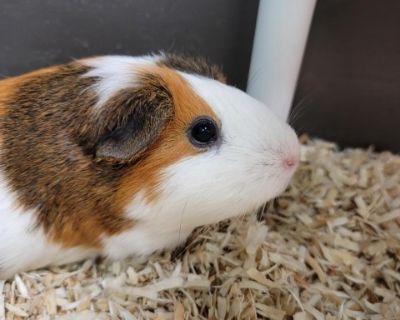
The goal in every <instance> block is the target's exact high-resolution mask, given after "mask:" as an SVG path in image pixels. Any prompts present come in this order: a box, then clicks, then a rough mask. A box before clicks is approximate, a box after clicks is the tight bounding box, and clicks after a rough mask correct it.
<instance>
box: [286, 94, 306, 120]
mask: <svg viewBox="0 0 400 320" xmlns="http://www.w3.org/2000/svg"><path fill="white" fill-rule="evenodd" d="M310 100H311V93H309V94H307V95H305V96H304V97H303V98H302V99H300V101H299V102H298V103H297V104H296V105H294V106H293V107H292V109H291V111H290V114H289V117H288V124H289V125H291V126H294V125H295V124H296V122H297V121H298V120H300V119H301V118H302V117H303V116H304V114H305V112H304V111H305V110H306V109H307V108H308V107H309V106H310Z"/></svg>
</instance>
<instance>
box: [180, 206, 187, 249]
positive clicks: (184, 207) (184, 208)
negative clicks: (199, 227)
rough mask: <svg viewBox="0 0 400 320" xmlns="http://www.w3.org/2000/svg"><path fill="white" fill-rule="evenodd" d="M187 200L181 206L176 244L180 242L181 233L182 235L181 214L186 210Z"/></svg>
mask: <svg viewBox="0 0 400 320" xmlns="http://www.w3.org/2000/svg"><path fill="white" fill-rule="evenodd" d="M187 203H188V202H187V200H186V202H185V205H184V206H183V209H182V211H181V216H180V220H179V234H178V243H180V242H181V233H182V223H183V214H184V213H185V210H186V206H187Z"/></svg>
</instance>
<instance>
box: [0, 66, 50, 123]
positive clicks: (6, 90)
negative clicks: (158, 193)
mask: <svg viewBox="0 0 400 320" xmlns="http://www.w3.org/2000/svg"><path fill="white" fill-rule="evenodd" d="M55 69H56V67H50V68H45V69H41V70H37V71H33V72H29V73H27V74H24V75H22V76H18V77H12V78H6V79H4V80H0V117H1V116H4V114H5V113H6V111H7V102H8V100H9V99H12V97H13V95H14V94H15V92H16V91H17V89H18V87H19V86H20V85H21V84H22V83H24V82H26V81H29V79H33V78H35V77H38V76H39V77H40V76H41V75H45V74H47V73H50V72H52V71H54V70H55Z"/></svg>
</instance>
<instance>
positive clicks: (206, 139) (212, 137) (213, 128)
mask: <svg viewBox="0 0 400 320" xmlns="http://www.w3.org/2000/svg"><path fill="white" fill-rule="evenodd" d="M188 136H189V140H190V142H191V143H192V144H193V145H194V146H195V147H198V148H205V147H209V146H210V145H212V144H214V143H215V142H216V141H217V140H218V126H217V124H216V123H215V122H214V121H213V120H212V119H210V118H206V117H204V118H198V119H196V120H195V121H194V122H193V123H192V125H191V126H190V128H189V132H188Z"/></svg>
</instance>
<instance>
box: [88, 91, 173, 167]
mask: <svg viewBox="0 0 400 320" xmlns="http://www.w3.org/2000/svg"><path fill="white" fill-rule="evenodd" d="M102 109H103V112H102V115H101V117H100V118H101V119H99V122H103V125H104V130H103V133H102V134H101V135H100V136H99V139H98V141H97V143H96V145H95V148H94V149H95V158H96V160H106V161H111V162H117V163H126V162H131V161H134V160H137V159H138V158H139V157H140V156H141V155H142V154H143V153H144V152H145V151H146V150H147V149H148V148H149V147H150V146H151V145H152V144H153V143H154V142H155V141H156V139H157V138H158V137H159V136H160V134H161V132H162V130H163V128H164V127H165V126H166V124H167V122H168V120H169V119H170V118H171V116H172V113H173V107H172V99H171V96H170V95H169V93H168V91H167V90H165V88H162V87H155V86H150V87H149V88H141V89H125V90H121V91H120V92H119V93H118V94H117V95H116V96H115V97H113V98H111V99H110V101H109V102H108V103H106V104H105V105H104V106H102Z"/></svg>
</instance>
